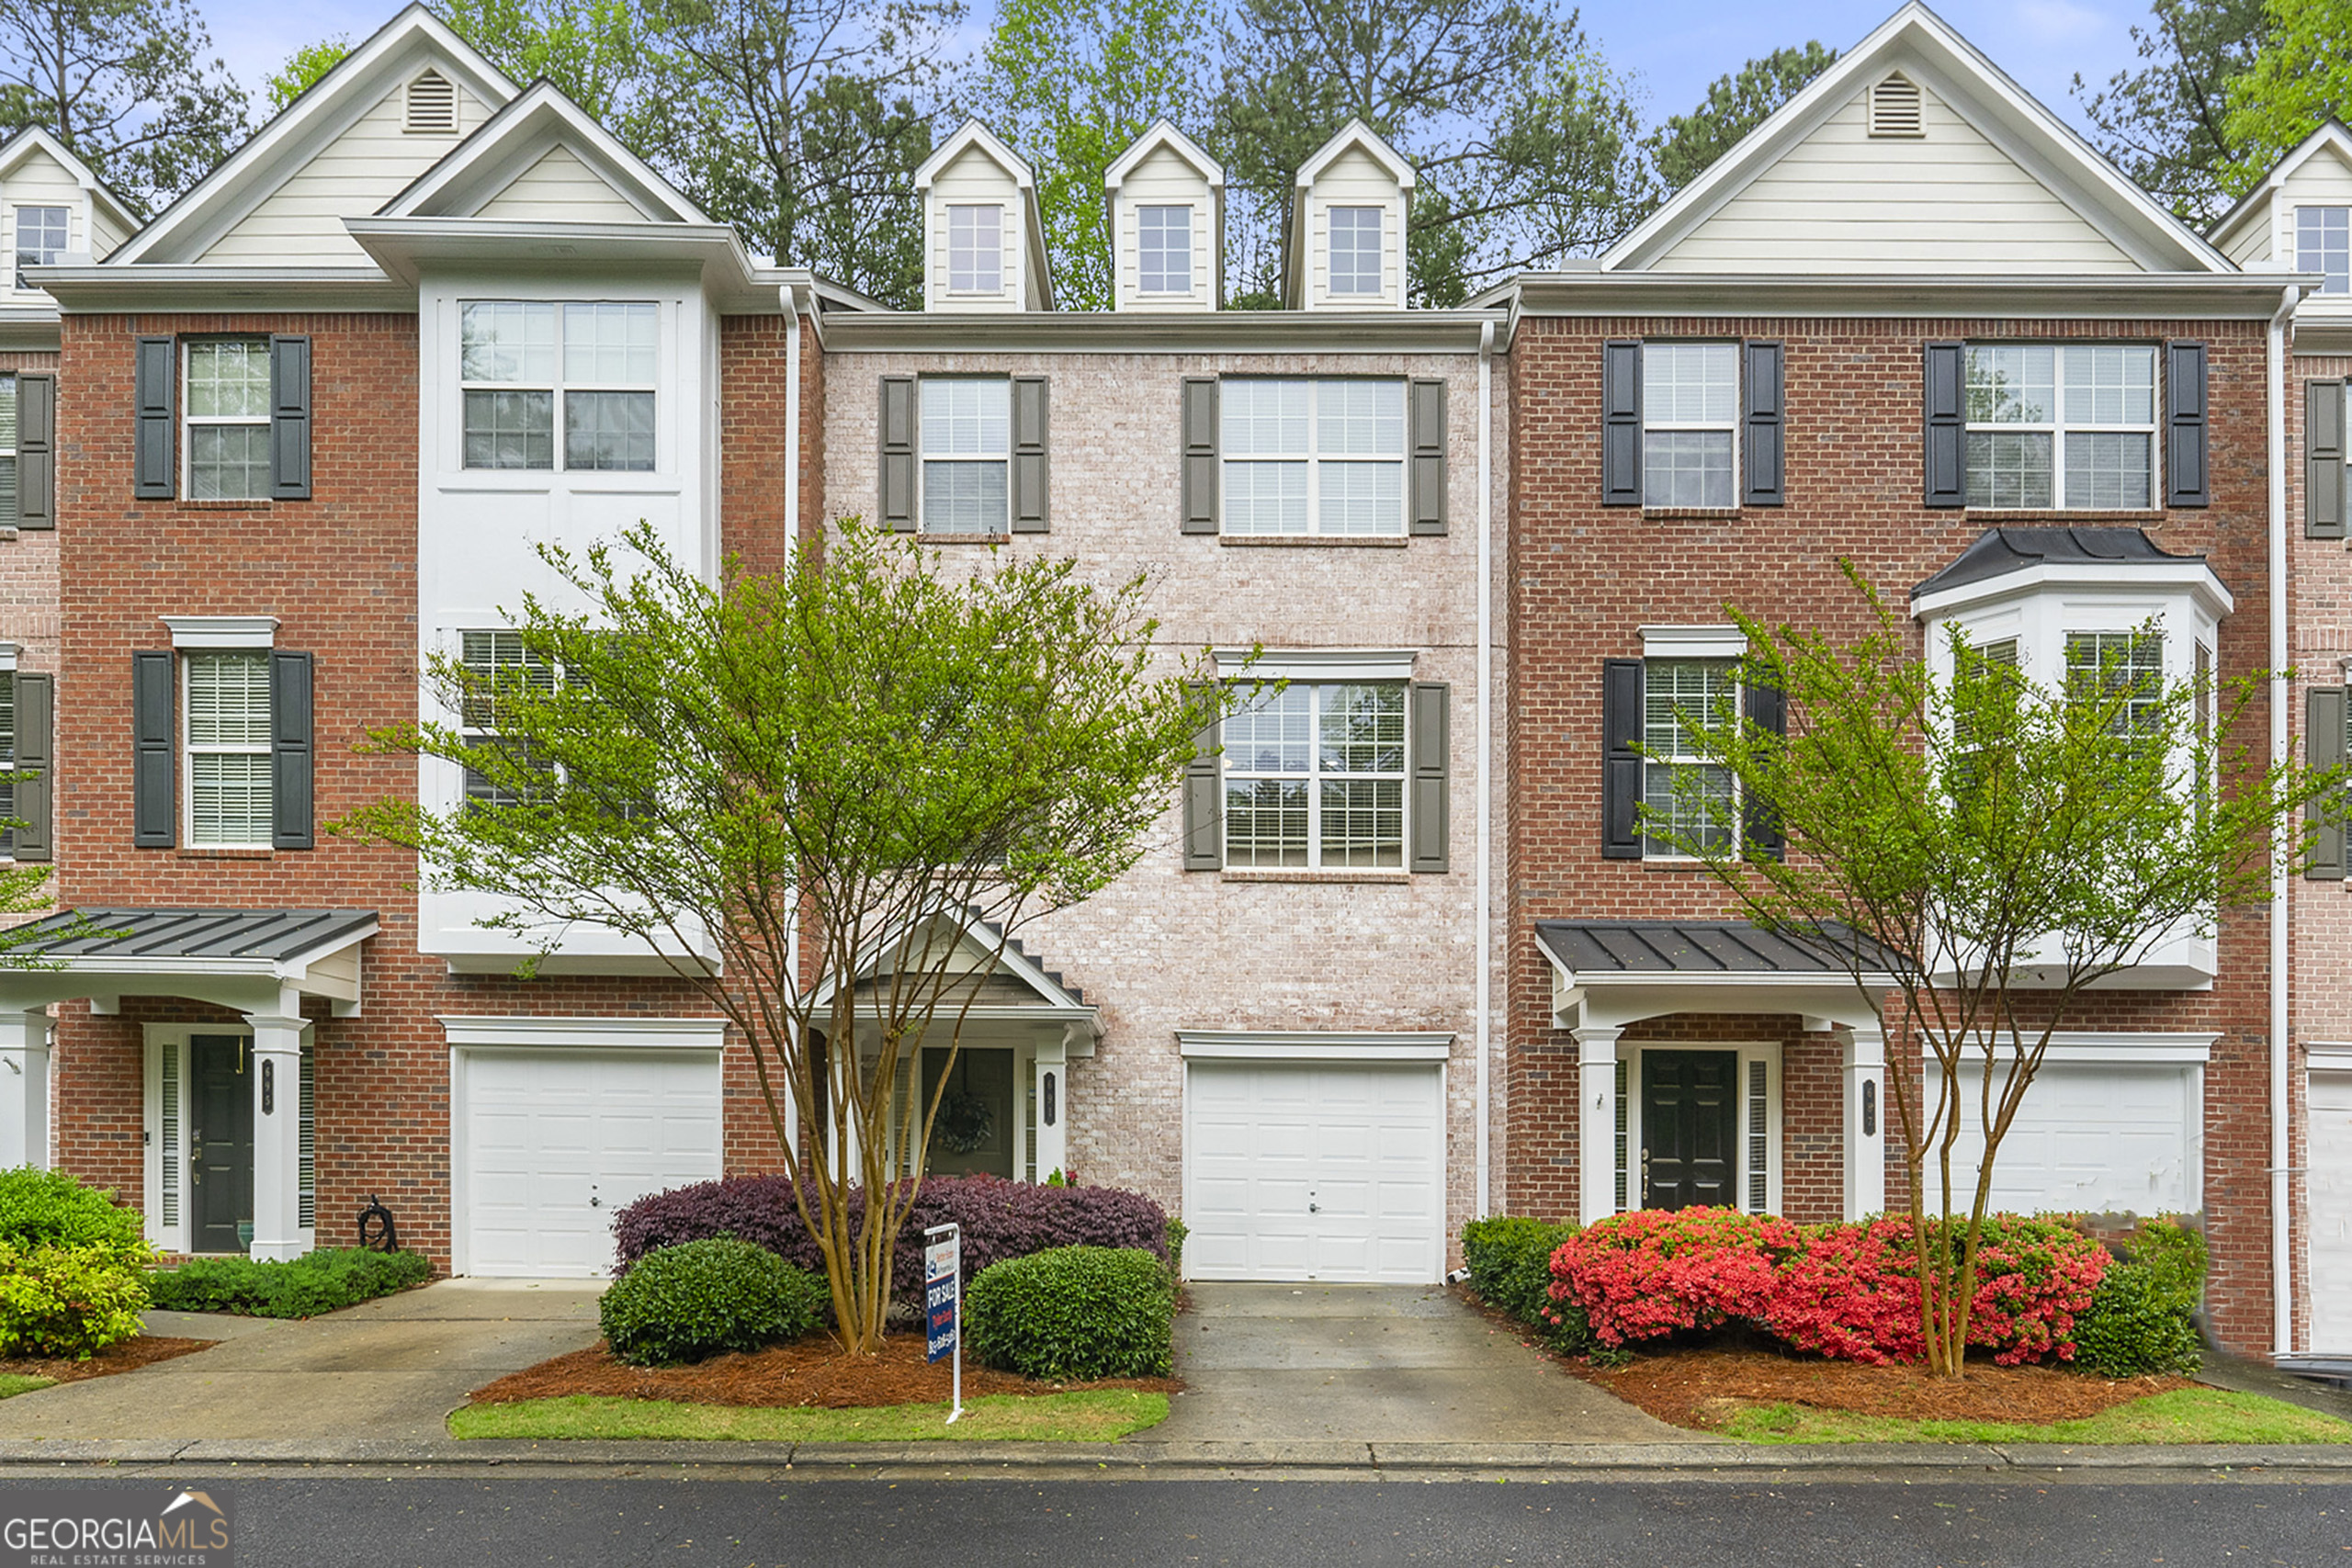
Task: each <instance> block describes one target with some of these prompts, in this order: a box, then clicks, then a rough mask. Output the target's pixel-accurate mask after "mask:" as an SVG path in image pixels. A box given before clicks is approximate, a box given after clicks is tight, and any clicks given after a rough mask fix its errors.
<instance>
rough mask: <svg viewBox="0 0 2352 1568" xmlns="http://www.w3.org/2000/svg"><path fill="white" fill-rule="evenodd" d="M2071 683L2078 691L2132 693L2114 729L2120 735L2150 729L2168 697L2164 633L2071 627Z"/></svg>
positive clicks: (2068, 649)
mask: <svg viewBox="0 0 2352 1568" xmlns="http://www.w3.org/2000/svg"><path fill="white" fill-rule="evenodd" d="M2066 683H2067V685H2068V686H2069V687H2072V688H2075V689H2077V690H2081V689H2092V690H2098V691H2102V692H2104V693H2106V694H2118V693H2121V694H2126V695H2125V696H2124V701H2123V705H2122V706H2121V707H2120V709H2118V710H2117V713H2116V716H2115V724H2114V726H2113V728H2114V729H2115V731H2116V733H2118V734H2126V733H2131V732H2135V731H2141V730H2144V729H2145V728H2147V727H2148V725H2149V724H2150V723H2151V722H2152V721H2153V719H2154V716H2155V710H2156V709H2157V707H2158V706H2159V705H2162V703H2163V701H2164V690H2165V684H2164V683H2165V639H2164V634H2163V633H2161V632H2154V631H2102V632H2078V631H2070V632H2068V633H2067V634H2066Z"/></svg>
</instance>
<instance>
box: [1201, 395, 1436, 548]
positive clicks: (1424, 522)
mask: <svg viewBox="0 0 2352 1568" xmlns="http://www.w3.org/2000/svg"><path fill="white" fill-rule="evenodd" d="M1182 397H1183V404H1182V410H1181V411H1180V417H1179V420H1178V423H1179V425H1180V430H1179V434H1178V440H1179V451H1178V455H1177V462H1178V463H1179V464H1180V465H1181V466H1182V468H1181V479H1180V489H1181V490H1182V513H1183V515H1182V524H1181V525H1180V528H1179V532H1182V533H1186V534H1215V533H1216V532H1217V531H1218V530H1219V527H1220V521H1219V518H1218V506H1217V500H1218V496H1217V484H1218V479H1219V474H1218V462H1217V457H1218V446H1217V412H1218V411H1217V378H1216V377H1214V376H1187V377H1185V378H1184V384H1183V391H1182ZM1445 411H1446V389H1445V383H1444V382H1443V381H1442V380H1435V379H1429V380H1417V381H1413V382H1410V383H1408V385H1407V386H1406V389H1405V462H1406V475H1405V490H1406V507H1407V511H1406V517H1405V531H1406V532H1407V533H1408V534H1415V535H1422V536H1428V535H1436V534H1442V533H1444V532H1445V531H1446V459H1445V435H1446V414H1445Z"/></svg>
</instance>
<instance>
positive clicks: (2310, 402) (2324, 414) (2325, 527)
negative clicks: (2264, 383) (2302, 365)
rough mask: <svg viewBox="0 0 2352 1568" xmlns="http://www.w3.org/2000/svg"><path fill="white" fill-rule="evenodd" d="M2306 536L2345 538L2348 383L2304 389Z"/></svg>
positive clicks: (2318, 383)
mask: <svg viewBox="0 0 2352 1568" xmlns="http://www.w3.org/2000/svg"><path fill="white" fill-rule="evenodd" d="M2303 537H2305V538H2307V539H2340V538H2342V537H2344V383H2343V382H2341V381H2313V382H2312V383H2311V384H2309V385H2308V386H2306V387H2305V388H2304V389H2303Z"/></svg>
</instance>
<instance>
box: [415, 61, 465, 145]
mask: <svg viewBox="0 0 2352 1568" xmlns="http://www.w3.org/2000/svg"><path fill="white" fill-rule="evenodd" d="M406 111H407V112H406V115H405V118H403V120H402V122H401V130H405V131H407V132H408V133H409V134H410V135H411V136H455V135H457V134H458V89H457V86H456V85H455V84H453V83H452V82H451V81H450V80H449V78H447V76H444V75H442V74H441V73H439V72H438V71H426V72H424V73H421V74H419V75H418V76H417V77H416V79H415V80H414V81H413V82H411V83H410V84H409V85H408V97H407V104H406Z"/></svg>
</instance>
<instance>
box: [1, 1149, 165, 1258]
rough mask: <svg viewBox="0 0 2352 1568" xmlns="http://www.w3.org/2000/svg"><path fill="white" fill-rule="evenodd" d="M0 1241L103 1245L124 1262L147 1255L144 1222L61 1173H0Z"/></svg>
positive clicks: (31, 1170)
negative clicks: (124, 1259) (123, 1259)
mask: <svg viewBox="0 0 2352 1568" xmlns="http://www.w3.org/2000/svg"><path fill="white" fill-rule="evenodd" d="M0 1242H6V1243H8V1244H10V1245H11V1246H15V1247H107V1248H109V1249H111V1250H112V1251H114V1252H116V1253H118V1254H119V1255H120V1256H122V1257H123V1258H127V1259H131V1260H134V1261H143V1260H144V1259H145V1258H146V1257H147V1254H148V1247H147V1229H146V1222H145V1221H144V1220H142V1219H141V1217H140V1213H139V1211H138V1210H136V1209H126V1208H124V1207H122V1206H121V1205H120V1204H119V1203H117V1202H116V1201H114V1194H113V1193H111V1192H108V1191H107V1190H104V1189H103V1188H96V1187H85V1186H83V1185H82V1184H81V1182H79V1181H77V1180H75V1179H74V1177H72V1176H71V1175H69V1174H67V1173H66V1172H64V1171H62V1170H36V1169H34V1168H31V1167H30V1166H23V1167H19V1168H17V1169H15V1170H0Z"/></svg>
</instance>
